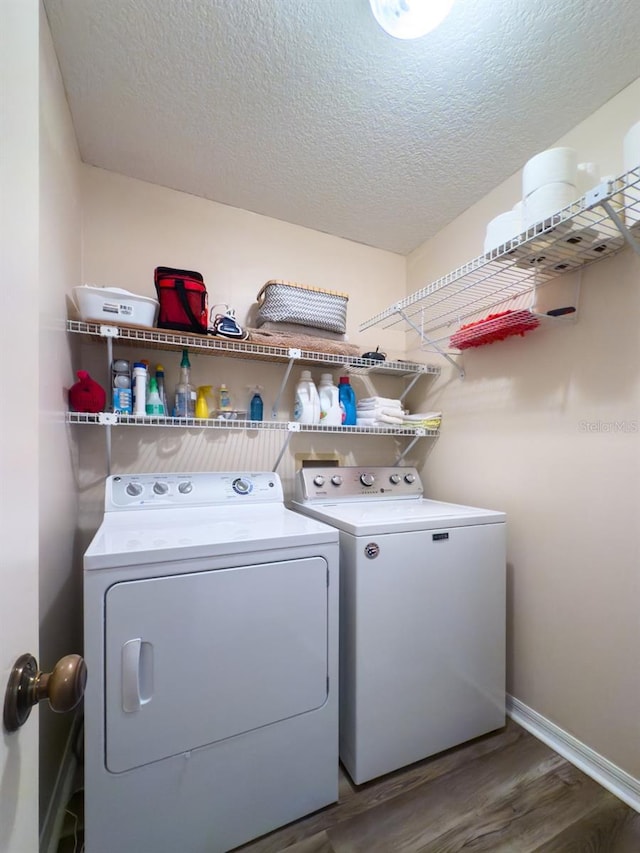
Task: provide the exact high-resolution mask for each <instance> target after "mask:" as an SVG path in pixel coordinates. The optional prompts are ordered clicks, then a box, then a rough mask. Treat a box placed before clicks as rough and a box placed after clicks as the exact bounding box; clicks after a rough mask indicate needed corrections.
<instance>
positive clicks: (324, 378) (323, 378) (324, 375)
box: [320, 373, 333, 385]
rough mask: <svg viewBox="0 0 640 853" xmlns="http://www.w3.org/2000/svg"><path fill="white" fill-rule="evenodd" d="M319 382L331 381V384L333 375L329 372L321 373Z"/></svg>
mask: <svg viewBox="0 0 640 853" xmlns="http://www.w3.org/2000/svg"><path fill="white" fill-rule="evenodd" d="M320 382H331V384H332V385H333V376H332V375H331V374H330V373H321V374H320Z"/></svg>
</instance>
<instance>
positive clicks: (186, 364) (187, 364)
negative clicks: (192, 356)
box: [180, 349, 191, 367]
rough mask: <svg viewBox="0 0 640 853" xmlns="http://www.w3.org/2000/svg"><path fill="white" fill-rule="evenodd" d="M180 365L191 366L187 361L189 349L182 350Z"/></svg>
mask: <svg viewBox="0 0 640 853" xmlns="http://www.w3.org/2000/svg"><path fill="white" fill-rule="evenodd" d="M180 367H191V363H190V361H189V350H186V349H183V350H182V361H181V362H180Z"/></svg>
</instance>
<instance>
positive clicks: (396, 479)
mask: <svg viewBox="0 0 640 853" xmlns="http://www.w3.org/2000/svg"><path fill="white" fill-rule="evenodd" d="M401 479H402V477H401V476H400V474H392V475H391V476H390V477H389V482H390V483H393V485H394V486H397V485H398V483H399V482H400V480H401Z"/></svg>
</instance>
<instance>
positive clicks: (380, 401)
mask: <svg viewBox="0 0 640 853" xmlns="http://www.w3.org/2000/svg"><path fill="white" fill-rule="evenodd" d="M358 405H359V406H362V407H363V408H375V407H376V406H394V407H397V408H399V409H401V408H402V401H401V400H393V399H392V398H391V397H363V398H362V399H361V400H358Z"/></svg>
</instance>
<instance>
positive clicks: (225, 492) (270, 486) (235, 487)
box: [105, 471, 284, 512]
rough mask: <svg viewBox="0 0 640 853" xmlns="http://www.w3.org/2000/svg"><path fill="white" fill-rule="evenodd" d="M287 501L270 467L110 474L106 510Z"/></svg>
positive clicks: (278, 480) (278, 479)
mask: <svg viewBox="0 0 640 853" xmlns="http://www.w3.org/2000/svg"><path fill="white" fill-rule="evenodd" d="M283 501H284V495H283V492H282V483H281V482H280V478H279V477H278V475H277V474H273V473H272V472H270V471H268V472H264V471H261V472H258V473H248V472H244V471H240V472H224V473H210V472H202V473H197V474H120V475H114V476H111V477H107V485H106V492H105V511H106V512H117V511H118V510H132V509H153V508H155V507H165V508H166V507H175V508H178V507H183V508H185V509H186V508H189V507H196V506H218V505H228V504H238V505H242V504H247V503H251V504H256V503H283Z"/></svg>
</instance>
